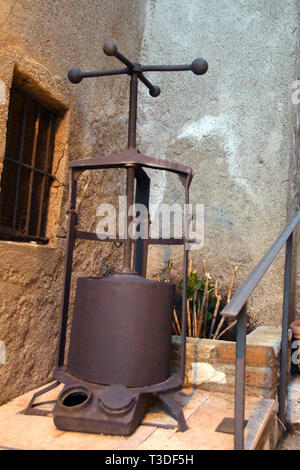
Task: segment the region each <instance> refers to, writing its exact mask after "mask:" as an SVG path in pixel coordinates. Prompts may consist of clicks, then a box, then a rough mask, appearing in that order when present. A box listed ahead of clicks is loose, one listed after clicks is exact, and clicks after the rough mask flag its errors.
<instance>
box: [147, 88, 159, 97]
mask: <svg viewBox="0 0 300 470" xmlns="http://www.w3.org/2000/svg"><path fill="white" fill-rule="evenodd" d="M149 94H150V95H151V96H153V97H154V98H156V97H157V96H159V95H160V88H159V86H158V85H153V89H152V90H149Z"/></svg>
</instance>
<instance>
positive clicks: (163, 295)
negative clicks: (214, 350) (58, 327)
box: [67, 274, 175, 387]
mask: <svg viewBox="0 0 300 470" xmlns="http://www.w3.org/2000/svg"><path fill="white" fill-rule="evenodd" d="M174 292H175V285H174V284H172V283H165V282H157V281H150V280H149V279H145V278H143V277H141V276H138V275H135V274H115V275H113V276H111V277H108V278H93V277H81V278H79V279H78V281H77V291H76V299H75V306H74V313H73V321H72V329H71V337H70V348H69V357H68V366H67V370H68V372H69V373H70V374H72V375H73V376H76V377H78V378H80V379H84V380H87V381H89V382H94V383H98V384H104V385H111V384H123V385H125V386H127V387H143V386H147V385H153V384H156V383H160V382H163V381H164V380H166V379H167V378H168V376H169V362H170V352H171V334H172V311H173V298H174Z"/></svg>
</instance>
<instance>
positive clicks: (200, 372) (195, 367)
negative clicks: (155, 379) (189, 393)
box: [171, 326, 281, 398]
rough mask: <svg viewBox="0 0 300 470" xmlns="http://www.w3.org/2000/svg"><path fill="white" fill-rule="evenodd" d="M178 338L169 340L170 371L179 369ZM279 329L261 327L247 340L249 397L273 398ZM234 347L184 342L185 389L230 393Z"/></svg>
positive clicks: (197, 340) (219, 342) (198, 340)
mask: <svg viewBox="0 0 300 470" xmlns="http://www.w3.org/2000/svg"><path fill="white" fill-rule="evenodd" d="M180 341H181V339H180V337H179V336H173V341H172V347H173V354H172V363H171V366H172V369H177V368H178V367H179V359H180ZM280 344H281V328H277V327H266V326H261V327H258V328H257V329H256V330H254V331H253V332H252V333H250V334H249V335H248V336H247V356H246V364H247V367H246V387H247V388H246V391H247V394H250V395H256V396H257V395H259V396H264V397H266V398H273V397H275V395H276V391H277V384H278V374H279V355H280ZM234 376H235V343H234V342H229V341H222V340H212V339H202V338H187V343H186V377H185V386H189V387H199V388H201V389H203V390H208V391H222V392H228V393H233V392H234Z"/></svg>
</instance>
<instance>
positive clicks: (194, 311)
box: [166, 261, 238, 339]
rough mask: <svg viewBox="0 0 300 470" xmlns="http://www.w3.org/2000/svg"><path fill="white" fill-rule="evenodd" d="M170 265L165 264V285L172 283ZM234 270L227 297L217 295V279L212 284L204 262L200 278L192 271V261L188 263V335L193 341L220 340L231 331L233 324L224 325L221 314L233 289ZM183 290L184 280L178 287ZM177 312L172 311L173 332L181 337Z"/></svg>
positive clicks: (171, 265)
mask: <svg viewBox="0 0 300 470" xmlns="http://www.w3.org/2000/svg"><path fill="white" fill-rule="evenodd" d="M172 268H173V264H172V263H171V261H169V263H168V276H167V279H166V282H170V280H171V272H172ZM237 269H238V268H237V267H235V269H234V271H233V275H232V279H231V283H230V285H229V288H228V292H227V295H224V296H223V298H222V295H221V294H220V293H219V283H218V280H216V281H215V282H213V281H212V280H211V276H210V274H209V272H208V270H207V266H206V263H205V261H203V273H204V276H203V277H199V276H198V273H197V271H196V270H195V269H193V266H192V261H190V263H189V271H188V279H187V305H186V309H187V330H188V331H187V334H188V336H192V337H194V338H214V339H219V338H220V337H221V336H223V334H224V333H225V332H227V331H228V330H230V329H231V328H233V326H234V325H235V322H233V323H231V324H229V325H227V326H226V325H224V320H225V319H224V317H222V316H221V315H220V311H221V308H222V307H223V305H224V304H225V303H226V302H227V303H228V302H229V301H230V299H231V294H232V289H233V286H234V283H235V280H236V275H237ZM178 288H179V290H181V291H182V288H183V281H180V283H179V285H178ZM178 316H179V312H177V311H176V309H174V323H173V331H174V333H175V334H179V335H180V334H181V329H180V322H179V320H178Z"/></svg>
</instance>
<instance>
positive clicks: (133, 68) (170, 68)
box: [68, 41, 208, 97]
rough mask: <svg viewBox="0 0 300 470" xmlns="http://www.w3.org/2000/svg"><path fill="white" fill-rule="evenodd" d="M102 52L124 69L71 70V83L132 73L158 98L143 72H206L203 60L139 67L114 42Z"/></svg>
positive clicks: (106, 44)
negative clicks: (117, 60)
mask: <svg viewBox="0 0 300 470" xmlns="http://www.w3.org/2000/svg"><path fill="white" fill-rule="evenodd" d="M103 51H104V53H105V54H106V55H108V56H114V57H116V58H117V59H119V60H120V61H121V62H122V63H123V64H124V65H126V67H125V68H122V69H115V70H96V71H94V72H83V71H82V70H80V69H78V68H72V69H71V70H69V73H68V78H69V80H70V82H72V83H79V82H81V80H82V79H83V78H89V77H104V76H107V75H122V74H128V75H132V74H133V73H136V74H137V77H138V78H139V79H140V80H141V82H143V83H144V85H146V87H147V88H148V89H149V94H150V95H151V96H153V97H156V96H159V94H160V87H159V86H158V85H152V83H151V82H149V80H148V79H147V78H146V77H145V76H144V75H143V72H179V71H186V70H191V71H192V72H193V73H194V74H195V75H204V74H205V73H206V72H207V69H208V64H207V62H206V60H204V59H195V60H194V61H193V62H192V63H191V64H186V65H141V64H136V63H135V62H131V61H130V60H129V59H127V57H125V56H124V55H123V54H121V53H120V52H119V51H118V46H117V44H116V43H115V42H114V41H106V42H105V43H104V46H103Z"/></svg>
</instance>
